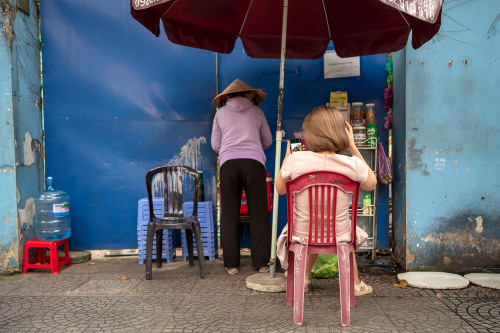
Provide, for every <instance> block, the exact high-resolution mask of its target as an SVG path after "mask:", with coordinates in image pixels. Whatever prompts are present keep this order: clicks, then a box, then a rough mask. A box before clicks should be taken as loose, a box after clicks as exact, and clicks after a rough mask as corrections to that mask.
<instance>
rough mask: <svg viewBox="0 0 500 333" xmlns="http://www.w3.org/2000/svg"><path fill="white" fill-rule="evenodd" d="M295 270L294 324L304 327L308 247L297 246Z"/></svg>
mask: <svg viewBox="0 0 500 333" xmlns="http://www.w3.org/2000/svg"><path fill="white" fill-rule="evenodd" d="M295 248H296V249H297V250H296V252H295V259H294V264H295V268H294V270H293V279H294V283H293V284H294V288H293V322H294V323H295V324H298V325H300V326H302V325H304V318H303V317H304V275H305V270H306V258H307V246H305V245H302V244H300V245H297V246H296V247H295Z"/></svg>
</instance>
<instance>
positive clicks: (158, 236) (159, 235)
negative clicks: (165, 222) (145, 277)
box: [156, 230, 163, 268]
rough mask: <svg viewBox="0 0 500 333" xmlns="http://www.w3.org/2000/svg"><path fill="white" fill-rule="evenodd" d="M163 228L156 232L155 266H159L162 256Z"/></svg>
mask: <svg viewBox="0 0 500 333" xmlns="http://www.w3.org/2000/svg"><path fill="white" fill-rule="evenodd" d="M162 243H163V230H159V231H157V232H156V268H160V267H161V261H162V259H163V258H162V257H163V246H162Z"/></svg>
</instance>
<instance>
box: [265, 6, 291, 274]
mask: <svg viewBox="0 0 500 333" xmlns="http://www.w3.org/2000/svg"><path fill="white" fill-rule="evenodd" d="M287 22H288V0H284V1H283V25H282V29H281V60H280V83H279V99H278V124H277V129H276V157H275V163H274V181H275V182H276V179H277V178H278V173H279V170H280V161H281V140H282V138H283V131H282V130H281V119H282V111H283V87H284V85H285V50H286V28H287ZM278 202H279V194H278V191H277V190H276V186H274V195H273V221H272V233H271V261H270V263H271V265H270V267H269V277H271V278H274V274H275V272H276V238H277V235H278Z"/></svg>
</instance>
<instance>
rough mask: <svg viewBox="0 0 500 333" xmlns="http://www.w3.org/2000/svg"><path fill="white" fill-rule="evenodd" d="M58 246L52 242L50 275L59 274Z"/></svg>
mask: <svg viewBox="0 0 500 333" xmlns="http://www.w3.org/2000/svg"><path fill="white" fill-rule="evenodd" d="M57 248H58V246H57V245H56V242H53V243H52V244H51V247H50V267H51V271H52V274H59V255H58V253H57V252H58V249H57Z"/></svg>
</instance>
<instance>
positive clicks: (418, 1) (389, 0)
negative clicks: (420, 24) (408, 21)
mask: <svg viewBox="0 0 500 333" xmlns="http://www.w3.org/2000/svg"><path fill="white" fill-rule="evenodd" d="M380 1H382V2H383V3H385V4H386V5H388V6H391V7H394V8H396V9H397V10H400V11H402V12H404V13H406V14H408V15H411V16H413V17H416V18H418V19H420V20H422V21H425V22H429V23H434V22H436V20H437V19H438V15H439V11H440V10H441V6H442V5H443V0H380Z"/></svg>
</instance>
